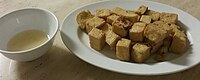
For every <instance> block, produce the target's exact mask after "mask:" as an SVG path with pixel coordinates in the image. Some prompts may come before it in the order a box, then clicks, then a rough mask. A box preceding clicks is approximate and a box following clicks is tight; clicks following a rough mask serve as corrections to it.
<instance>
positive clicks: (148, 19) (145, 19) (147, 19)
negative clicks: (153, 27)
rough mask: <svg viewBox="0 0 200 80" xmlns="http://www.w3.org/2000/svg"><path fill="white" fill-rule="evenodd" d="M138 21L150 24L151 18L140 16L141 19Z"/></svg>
mask: <svg viewBox="0 0 200 80" xmlns="http://www.w3.org/2000/svg"><path fill="white" fill-rule="evenodd" d="M140 21H141V22H145V23H147V24H149V23H151V16H148V15H142V16H141V18H140Z"/></svg>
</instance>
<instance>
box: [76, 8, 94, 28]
mask: <svg viewBox="0 0 200 80" xmlns="http://www.w3.org/2000/svg"><path fill="white" fill-rule="evenodd" d="M93 17H94V15H92V14H91V12H90V11H89V10H85V11H81V12H80V13H79V14H78V15H77V16H76V21H77V23H78V25H79V27H80V28H81V29H82V30H85V27H86V21H87V20H88V19H90V18H93Z"/></svg>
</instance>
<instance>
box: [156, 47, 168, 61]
mask: <svg viewBox="0 0 200 80" xmlns="http://www.w3.org/2000/svg"><path fill="white" fill-rule="evenodd" d="M167 53H168V48H167V47H164V46H162V47H160V48H159V50H158V51H157V52H156V53H155V60H156V61H165V60H166V56H167Z"/></svg>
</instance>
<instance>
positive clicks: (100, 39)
mask: <svg viewBox="0 0 200 80" xmlns="http://www.w3.org/2000/svg"><path fill="white" fill-rule="evenodd" d="M88 35H89V41H90V46H91V47H92V48H93V49H95V50H98V51H99V50H102V49H103V47H104V46H105V34H104V33H103V31H102V30H100V29H97V28H93V29H92V30H91V31H90V32H89V33H88Z"/></svg>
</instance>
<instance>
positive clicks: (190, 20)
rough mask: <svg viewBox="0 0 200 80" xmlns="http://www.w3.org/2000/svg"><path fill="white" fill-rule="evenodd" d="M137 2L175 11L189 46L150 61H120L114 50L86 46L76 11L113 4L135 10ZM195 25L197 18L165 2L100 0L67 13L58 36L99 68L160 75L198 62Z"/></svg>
mask: <svg viewBox="0 0 200 80" xmlns="http://www.w3.org/2000/svg"><path fill="white" fill-rule="evenodd" d="M140 5H146V6H148V7H149V8H150V9H152V10H156V11H159V12H172V13H177V14H178V16H179V17H178V19H179V23H180V25H181V26H182V27H183V28H185V29H186V30H187V36H188V38H189V40H190V42H191V47H190V49H189V50H188V51H187V52H186V53H185V54H184V55H182V56H180V57H178V58H175V59H172V60H169V61H165V62H159V63H153V64H137V63H129V62H122V61H119V60H117V59H115V58H114V57H112V56H111V55H113V54H114V53H113V52H112V51H111V50H103V51H101V52H98V51H95V50H94V49H92V48H90V46H89V42H88V36H87V35H86V34H85V33H84V32H82V31H81V30H80V29H79V28H78V25H77V22H76V15H77V14H78V13H79V12H80V11H82V10H90V11H92V12H93V13H94V11H95V10H96V9H100V8H106V9H111V8H114V7H122V8H124V9H132V10H136V9H137V8H138V7H139V6H140ZM199 26H200V22H199V21H198V20H197V19H196V18H194V17H193V16H191V15H190V14H188V13H186V12H184V11H182V10H179V9H177V8H174V7H171V6H168V5H165V4H161V3H156V2H151V1H142V0H141V1H140V0H115V1H102V2H97V3H92V4H88V5H85V6H83V7H80V8H78V9H76V10H74V11H72V12H71V13H69V14H68V15H67V16H66V17H65V19H64V21H63V23H62V27H61V37H62V40H63V42H64V43H65V45H66V46H67V47H68V48H69V49H70V50H71V51H72V52H73V53H74V54H75V55H76V56H77V57H79V58H81V59H82V60H84V61H86V62H88V63H90V64H93V65H95V66H98V67H100V68H103V69H106V70H110V71H114V72H119V73H125V74H134V75H162V74H169V73H174V72H178V71H183V70H186V69H188V68H191V67H193V66H195V65H197V64H198V63H199V62H200V54H199V53H200V50H199V49H200V43H199V41H200V37H199V34H200V31H199V29H200V28H199Z"/></svg>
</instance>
